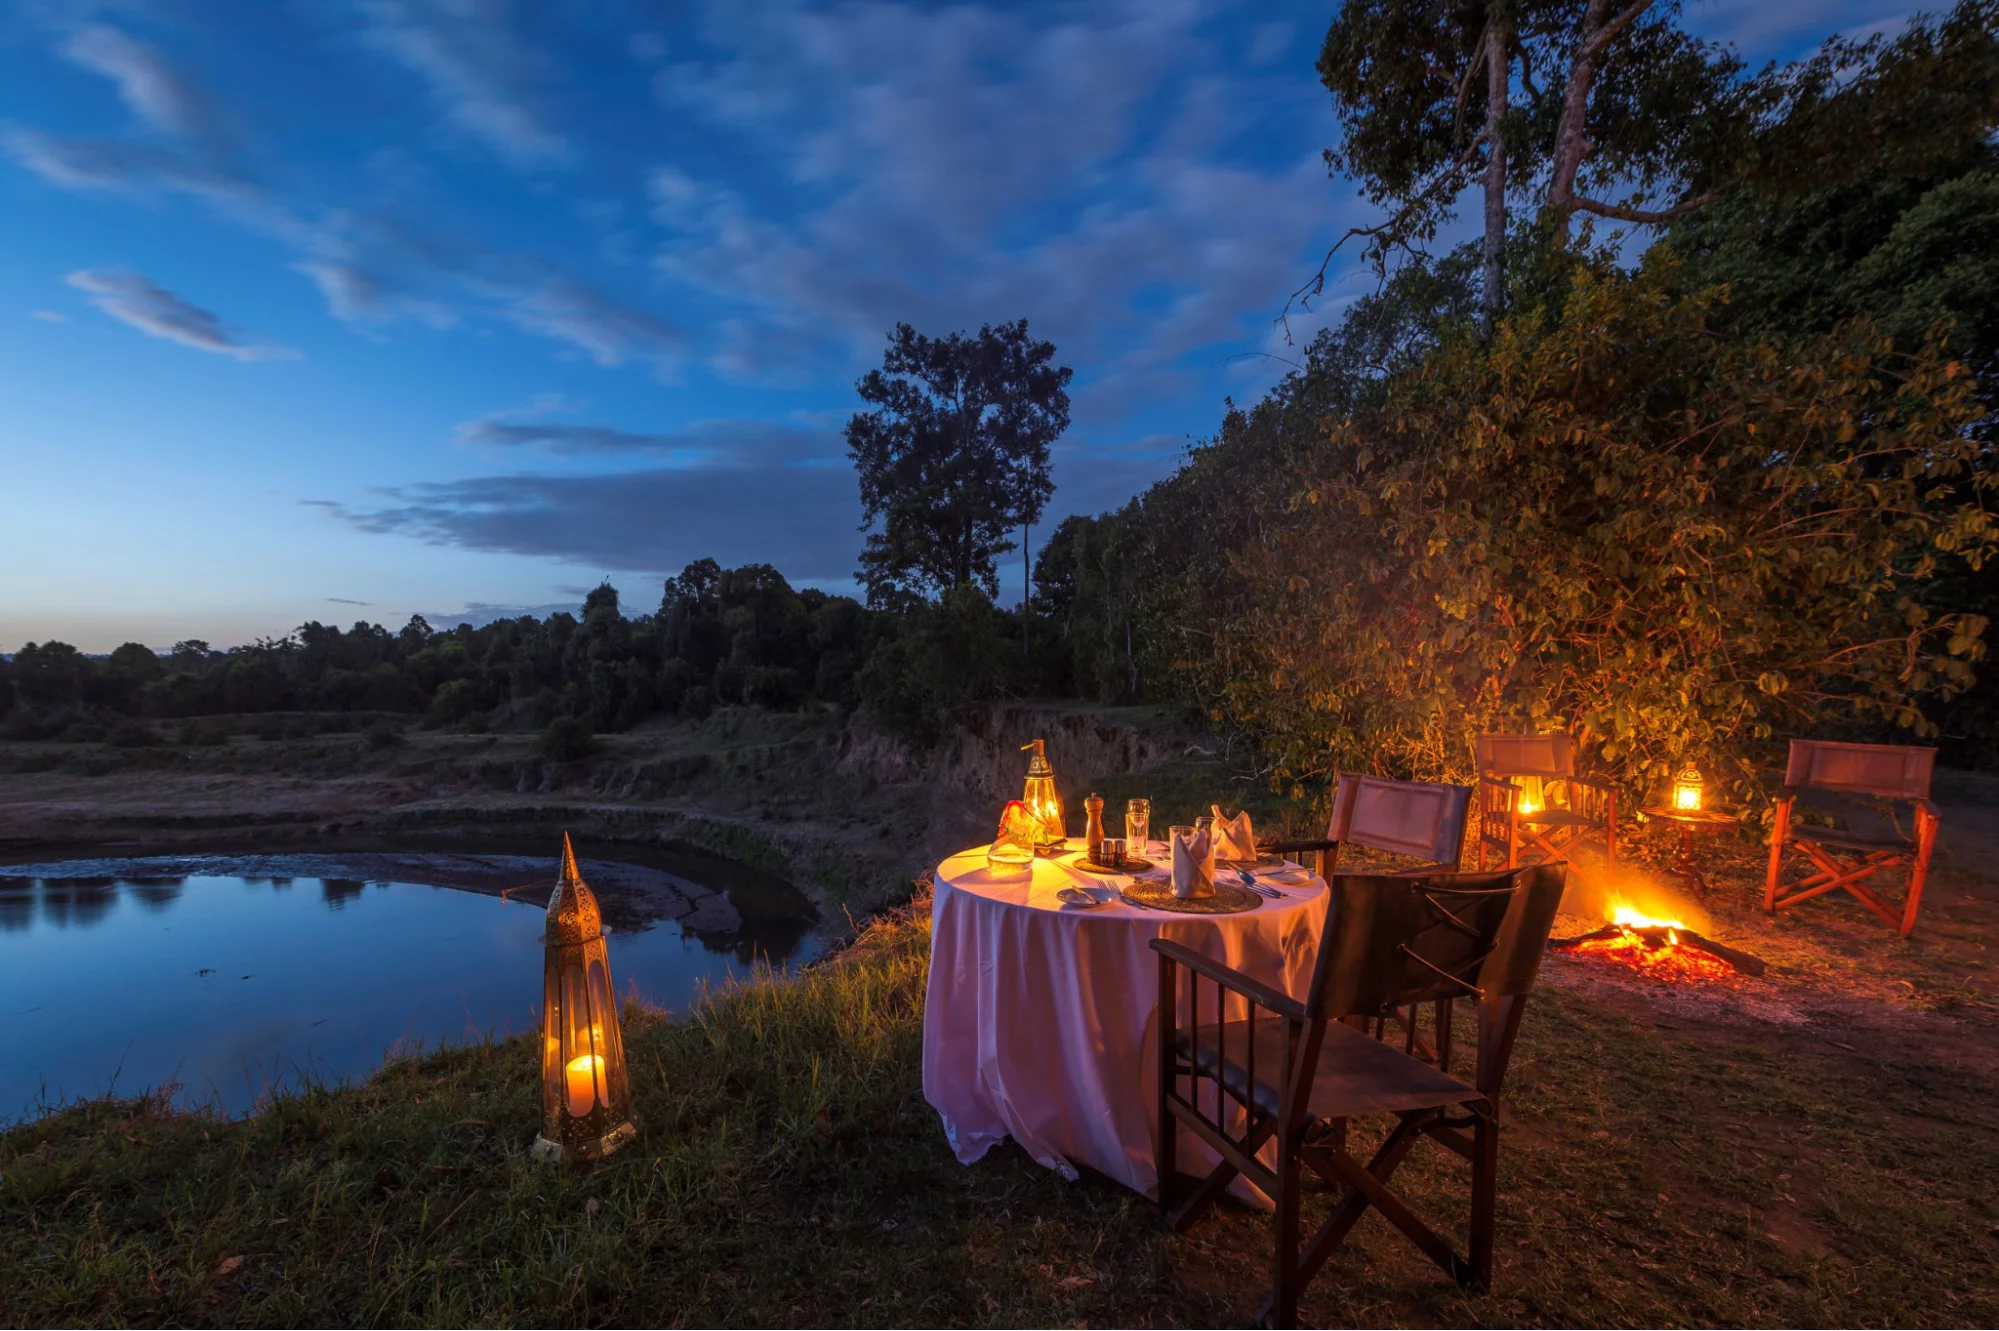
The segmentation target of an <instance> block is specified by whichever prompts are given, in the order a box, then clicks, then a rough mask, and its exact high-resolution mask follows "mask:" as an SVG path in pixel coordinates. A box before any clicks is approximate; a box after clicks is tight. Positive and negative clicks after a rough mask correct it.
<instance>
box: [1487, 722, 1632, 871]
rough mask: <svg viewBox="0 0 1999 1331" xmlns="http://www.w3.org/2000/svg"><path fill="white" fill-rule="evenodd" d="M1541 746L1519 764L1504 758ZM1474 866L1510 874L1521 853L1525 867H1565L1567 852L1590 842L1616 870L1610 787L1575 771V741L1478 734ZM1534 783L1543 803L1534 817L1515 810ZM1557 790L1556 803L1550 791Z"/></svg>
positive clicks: (1613, 790)
mask: <svg viewBox="0 0 1999 1331" xmlns="http://www.w3.org/2000/svg"><path fill="white" fill-rule="evenodd" d="M1529 746H1531V747H1533V748H1541V747H1543V746H1545V749H1546V756H1545V758H1543V759H1541V760H1540V761H1534V760H1529V761H1526V762H1522V761H1519V760H1518V759H1513V758H1509V757H1508V756H1507V755H1508V754H1509V753H1512V752H1514V751H1515V750H1517V749H1521V748H1525V747H1529ZM1478 769H1479V778H1478V808H1479V815H1478V867H1479V868H1481V869H1484V868H1486V867H1488V860H1492V861H1496V864H1495V865H1493V866H1492V867H1499V868H1507V869H1512V868H1516V867H1518V866H1519V865H1520V864H1521V862H1522V861H1521V854H1522V852H1523V851H1524V852H1527V853H1529V854H1533V855H1538V856H1539V857H1540V858H1539V859H1537V860H1530V861H1528V862H1529V863H1546V864H1553V863H1568V862H1570V860H1571V859H1572V856H1571V854H1570V852H1571V851H1573V850H1575V849H1576V848H1578V847H1580V846H1583V845H1586V844H1588V843H1589V842H1591V841H1595V842H1596V843H1597V844H1598V845H1599V846H1600V847H1601V848H1602V850H1603V859H1604V865H1605V867H1606V868H1611V869H1614V868H1616V867H1617V788H1616V787H1615V786H1613V785H1611V784H1610V783H1609V782H1607V781H1599V780H1597V779H1596V778H1594V777H1587V776H1578V775H1577V774H1576V771H1575V743H1574V741H1573V740H1572V739H1571V738H1570V737H1569V736H1567V735H1562V734H1553V735H1481V736H1480V737H1479V740H1478ZM1524 778H1533V779H1536V780H1538V781H1539V782H1540V784H1541V796H1542V799H1543V800H1544V801H1545V804H1544V806H1543V810H1542V811H1541V815H1537V814H1529V813H1522V812H1520V798H1521V796H1522V795H1523V794H1525V793H1526V790H1525V787H1524V786H1522V785H1521V784H1520V781H1521V780H1522V779H1524ZM1557 789H1559V791H1560V799H1559V800H1558V799H1557V798H1556V797H1555V796H1556V791H1557Z"/></svg>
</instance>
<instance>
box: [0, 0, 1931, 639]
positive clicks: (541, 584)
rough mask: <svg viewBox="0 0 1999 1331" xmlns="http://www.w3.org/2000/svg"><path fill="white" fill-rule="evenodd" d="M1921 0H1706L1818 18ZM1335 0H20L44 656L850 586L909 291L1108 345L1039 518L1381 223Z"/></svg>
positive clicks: (24, 312) (1822, 21) (22, 502)
mask: <svg viewBox="0 0 1999 1331" xmlns="http://www.w3.org/2000/svg"><path fill="white" fill-rule="evenodd" d="M1904 8H1905V5H1904V4H1900V3H1881V2H1880V0H1826V2H1825V3H1770V0H1713V2H1710V3H1701V2H1700V0H1695V3H1692V4H1690V5H1689V7H1688V10H1687V13H1688V21H1689V22H1690V24H1691V25H1692V26H1694V27H1695V28H1697V29H1698V30H1700V31H1702V32H1704V33H1706V34H1708V35H1711V36H1716V37H1720V38H1724V39H1727V40H1731V41H1734V42H1735V43H1737V44H1738V45H1739V46H1740V48H1741V49H1742V50H1743V52H1744V53H1745V54H1747V55H1750V56H1752V57H1755V58H1785V57H1789V56H1792V55H1795V54H1797V53H1799V52H1801V51H1803V50H1806V49H1809V48H1810V47H1811V46H1813V45H1815V44H1816V42H1817V41H1818V40H1820V39H1821V38H1823V37H1825V36H1827V35H1829V34H1830V33H1833V32H1836V31H1847V32H1853V31H1857V30H1866V29H1875V28H1881V27H1886V26H1891V25H1893V24H1894V23H1895V22H1896V21H1897V17H1898V16H1899V15H1900V14H1901V13H1902V12H1903V9H1904ZM1331 13H1332V6H1330V5H1328V4H1324V3H1318V4H1288V3H1267V4H1234V5H1227V4H1212V3H1200V2H1198V0H1133V2H1130V3H1126V2H1123V0H1096V2H1095V3H1027V2H1025V0H1006V2H1005V3H994V4H990V5H978V4H954V5H948V6H945V5H925V4H895V3H854V4H849V3H834V4H808V3H789V2H786V0H772V2H770V3H761V2H759V0H720V2H719V3H712V4H703V3H687V4H670V3H659V4H644V3H638V2H637V0H543V2H541V3H529V2H528V0H517V3H513V4H507V3H503V2H502V0H238V2H234V3H232V2H229V0H103V2H102V3H76V2H65V3H57V2H56V0H6V3H4V4H0V459H3V460H4V466H3V467H0V478H3V479H4V490H0V651H12V650H15V649H17V648H18V647H19V646H20V645H21V644H22V643H23V642H24V641H27V640H45V639H48V638H60V639H63V640H65V641H69V642H73V643H75V644H77V645H78V646H80V647H82V648H84V649H85V650H87V651H106V650H109V649H110V648H112V647H114V646H116V645H117V644H118V643H120V642H123V641H126V640H138V641H141V642H145V643H147V644H149V645H152V646H155V647H161V648H164V647H165V646H167V645H169V644H171V643H172V642H174V641H175V640H177V639H180V638H184V637H200V638H204V639H207V640H209V641H211V642H213V643H215V644H216V645H227V644H233V643H239V642H245V641H248V640H250V639H253V638H256V637H259V636H264V635H272V636H280V635H283V634H284V633H286V632H288V631H289V630H290V629H291V628H293V627H294V626H296V625H297V624H299V623H302V622H304V621H306V620H308V619H318V620H322V621H329V622H340V623H348V622H351V621H353V620H355V619H359V618H366V619H372V620H378V621H382V622H386V623H389V624H391V625H398V624H400V623H401V622H402V621H403V620H404V619H406V618H407V617H408V616H409V615H410V614H411V613H413V612H422V613H425V614H428V615H431V616H433V617H434V622H438V623H448V622H453V621H454V620H455V618H456V617H457V616H458V615H460V614H461V613H465V612H470V613H472V614H473V615H475V616H476V615H478V614H479V613H481V612H485V613H491V612H492V611H493V610H494V609H496V608H500V607H508V608H512V607H533V608H538V609H539V608H546V607H549V606H552V605H558V604H559V605H566V606H573V605H574V604H575V603H576V602H577V601H578V600H579V599H580V597H581V595H582V593H583V591H584V590H585V589H587V588H588V587H589V586H591V585H594V584H595V583H596V581H597V580H598V579H599V578H600V577H602V576H606V575H608V576H609V577H611V579H612V580H613V581H614V582H616V583H617V584H618V586H619V587H620V589H621V590H622V591H623V592H624V594H625V597H626V605H627V606H628V608H631V609H634V610H646V609H650V608H652V607H653V606H655V605H656V604H657V603H658V598H659V582H660V579H661V577H662V576H663V575H665V574H670V573H673V572H677V571H678V570H679V569H680V567H681V566H682V565H683V564H685V563H687V562H688V561H689V560H692V559H696V558H700V557H702V556H712V557H714V558H716V559H719V560H721V561H722V562H723V563H724V564H738V563H747V562H753V561H755V562H768V563H771V564H774V565H776V566H777V567H778V568H779V569H781V570H782V571H783V572H784V573H785V574H786V575H787V576H789V577H790V578H791V579H792V580H793V581H794V582H797V583H800V584H810V585H817V586H823V587H826V588H828V589H829V590H840V591H851V590H853V582H852V574H853V569H854V566H855V561H856V555H857V553H858V550H859V548H860V542H861V537H860V535H859V533H858V532H857V531H856V524H857V521H858V518H859V504H858V499H857V495H856V490H855V485H854V479H853V475H852V471H851V469H850V467H849V465H848V462H847V459H846V456H845V453H844V448H843V445H842V442H841V438H840V431H841V426H842V425H843V424H844V422H845V420H846V418H847V417H848V415H850V414H851V413H852V411H853V410H854V409H855V407H856V405H857V402H856V399H855V397H854V394H853V382H854V379H855V377H856V376H857V375H858V374H860V373H861V372H863V371H864V370H865V369H866V368H867V367H868V366H869V365H870V364H878V363H879V360H880V355H881V349H882V345H883V336H884V334H885V333H886V332H887V330H888V329H889V328H891V327H892V326H893V325H894V324H895V323H896V322H897V321H898V320H906V321H908V322H910V323H912V324H914V325H915V326H916V327H917V328H919V329H921V330H923V331H926V332H932V333H940V334H941V333H945V332H949V331H951V330H953V329H960V328H967V329H970V328H976V327H977V326H978V325H979V324H981V323H984V322H997V321H1000V320H1006V319H1012V318H1017V317H1023V316H1024V317H1026V318H1027V319H1028V320H1029V321H1030V323H1031V325H1032V327H1033V329H1034V331H1035V332H1036V333H1038V334H1040V335H1043V336H1046V337H1049V338H1051V339H1052V340H1053V341H1054V342H1055V343H1056V345H1057V347H1058V349H1059V351H1060V355H1061V359H1062V362H1063V363H1065V364H1067V365H1070V366H1072V367H1074V369H1075V372H1076V377H1075V382H1074V384H1073V386H1072V390H1071V391H1072V398H1073V410H1074V421H1073V424H1072V426H1071V428H1070V431H1069V433H1068V435H1067V436H1066V437H1065V438H1064V439H1063V441H1062V442H1061V443H1060V444H1059V445H1058V446H1057V450H1056V472H1055V475H1056V481H1057V486H1058V488H1057V492H1056V496H1055V500H1054V504H1053V506H1052V508H1051V510H1050V512H1049V514H1048V516H1047V519H1046V520H1044V522H1043V524H1042V526H1041V528H1039V529H1038V531H1037V537H1038V536H1039V535H1040V534H1042V533H1045V532H1046V530H1047V529H1048V526H1049V525H1050V523H1052V521H1053V520H1054V519H1056V518H1059V517H1060V516H1062V515H1063V514H1065V513H1070V512H1078V511H1083V512H1095V511H1100V510H1102V509H1104V508H1107V507H1111V506H1114V505H1117V504H1119V503H1122V502H1123V501H1124V500H1125V499H1127V498H1129V497H1130V496H1131V495H1132V494H1134V493H1136V492H1137V491H1139V490H1140V489H1142V488H1143V487H1144V486H1145V485H1147V484H1149V483H1150V482H1152V481H1154V480H1156V479H1158V478H1159V477H1161V476H1163V475H1165V474H1167V473H1168V472H1169V471H1170V470H1171V469H1172V467H1173V465H1174V462H1175V459H1176V457H1177V456H1178V455H1179V454H1180V453H1181V451H1182V450H1183V449H1184V448H1185V447H1186V445H1187V443H1188V442H1189V441H1190V440H1191V439H1195V438H1200V437H1205V436H1207V435H1208V434H1210V433H1211V432H1212V431H1213V430H1214V428H1215V426H1216V423H1217V422H1218V420H1219V419H1220V416H1221V413H1222V410H1223V402H1224V399H1225V398H1227V397H1229V396H1231V395H1232V396H1234V397H1235V398H1236V399H1237V400H1239V401H1245V400H1250V399H1253V398H1254V397H1255V396H1256V395H1257V394H1259V393H1260V392H1262V391H1263V390H1264V389H1265V388H1266V387H1268V385H1269V384H1270V383H1271V381H1272V380H1273V379H1274V378H1275V377H1276V375H1277V374H1278V373H1279V372H1281V370H1282V369H1283V366H1282V365H1281V364H1280V363H1279V362H1277V361H1275V360H1272V359H1270V357H1269V355H1268V354H1265V353H1274V354H1283V353H1284V352H1285V351H1286V350H1287V348H1286V347H1285V345H1284V341H1283V336H1282V333H1281V331H1280V330H1279V329H1278V327H1277V326H1276V324H1275V323H1274V322H1273V321H1274V319H1275V317H1276V316H1277V314H1278V312H1279V311H1280V310H1281V309H1282V308H1283V306H1284V302H1285V297H1286V295H1287V294H1288V293H1289V292H1290V291H1291V290H1292V289H1293V288H1294V287H1296V286H1297V285H1298V283H1299V282H1300V281H1302V280H1303V279H1304V278H1305V277H1306V276H1307V275H1308V274H1309V272H1310V271H1311V269H1312V267H1313V265H1314V264H1315V263H1316V260H1317V256H1318V255H1319V254H1320V253H1322V252H1323V250H1324V248H1325V247H1326V245H1327V244H1328V243H1330V241H1331V240H1332V239H1333V238H1335V237H1336V236H1338V235H1339V234H1340V233H1341V232H1342V231H1343V230H1344V229H1345V228H1346V227H1348V226H1350V225H1352V224H1353V223H1355V222H1358V221H1362V220H1365V219H1367V218H1368V216H1369V213H1368V210H1367V209H1366V207H1365V205H1364V204H1363V203H1361V202H1360V201H1359V200H1358V199H1357V197H1356V195H1355V192H1354V189H1353V187H1352V186H1351V184H1350V183H1348V182H1345V181H1342V180H1337V179H1329V178H1328V176H1327V174H1326V171H1325V167H1324V164H1323V162H1322V160H1321V158H1320V152H1321V150H1322V149H1323V148H1325V147H1326V146H1327V145H1328V144H1329V143H1331V142H1332V141H1333V138H1334V134H1335V125H1334V120H1333V115H1332V112H1331V108H1330V106H1329V104H1328V101H1327V98H1326V96H1325V94H1324V92H1323V90H1322V89H1321V88H1320V87H1319V85H1318V82H1317V79H1316V76H1315V75H1314V72H1313V62H1314V60H1315V59H1316V57H1317V51H1318V46H1319V42H1320V40H1321V38H1322V37H1323V35H1324V32H1325V27H1326V23H1327V21H1328V18H1329V16H1330V14H1331ZM1336 278H1337V280H1336V281H1335V283H1334V285H1333V288H1332V292H1331V297H1332V298H1331V299H1329V300H1327V301H1325V302H1323V303H1322V306H1321V310H1322V312H1331V313H1333V314H1336V313H1337V311H1338V309H1339V306H1340V304H1341V302H1342V300H1343V299H1346V298H1350V297H1351V295H1352V294H1354V293H1356V292H1358V291H1360V290H1362V289H1364V283H1365V282H1366V280H1367V279H1366V277H1365V275H1363V274H1359V273H1356V272H1351V271H1348V270H1341V271H1340V272H1339V273H1337V274H1336ZM1314 327H1316V323H1315V320H1314V318H1311V317H1308V318H1306V319H1303V320H1300V319H1296V318H1294V320H1293V331H1294V333H1296V334H1298V335H1301V336H1309V335H1310V333H1311V331H1312V330H1313V329H1314ZM1017 568H1018V565H1017V564H1015V565H1013V566H1012V567H1010V568H1009V569H1008V573H1009V574H1010V577H1009V580H1008V581H1009V585H1010V588H1011V594H1013V595H1017V594H1018V590H1017V589H1018V585H1019V574H1018V571H1017Z"/></svg>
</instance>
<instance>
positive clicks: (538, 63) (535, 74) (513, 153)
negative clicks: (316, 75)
mask: <svg viewBox="0 0 1999 1331" xmlns="http://www.w3.org/2000/svg"><path fill="white" fill-rule="evenodd" d="M361 9H362V13H363V14H365V15H366V16H367V19H368V33H367V40H368V42H369V44H370V45H372V46H374V47H375V48H376V49H377V50H379V51H381V52H383V53H384V54H386V55H388V56H390V57H391V58H393V59H394V60H396V61H397V62H398V63H400V64H402V65H403V66H404V67H405V68H407V69H409V70H410V71H411V72H413V73H415V74H417V75H418V76H419V77H421V78H422V79H424V80H425V81H426V82H427V83H428V84H429V85H430V89H431V92H432V94H433V95H434V96H435V97H436V98H437V100H438V102H439V103H440V104H441V105H442V106H443V109H444V114H445V116H446V118H447V119H448V120H450V121H451V123H453V124H454V125H456V126H457V127H458V128H459V129H461V130H463V131H464V132H466V133H467V134H470V135H471V136H472V137H474V138H475V139H478V140H479V141H480V142H482V143H483V144H485V145H486V146H487V147H488V148H490V149H492V150H493V151H494V152H496V153H498V154H499V155H500V156H501V157H502V158H503V159H505V160H506V161H507V162H508V163H509V164H511V165H513V166H515V167H520V168H534V167H547V166H562V165H566V164H567V163H568V162H569V161H570V160H571V159H572V157H573V156H574V153H573V150H572V149H571V147H570V144H569V141H568V140H567V139H566V138H564V137H563V135H561V134H559V133H557V132H556V131H555V130H554V129H551V128H550V127H549V126H548V125H547V124H546V123H544V120H543V118H542V115H541V113H540V112H539V111H538V109H537V107H536V96H535V92H536V87H537V85H538V84H539V82H540V81H541V78H542V76H543V73H544V70H545V66H546V65H547V60H546V59H545V57H543V56H542V55H541V53H540V52H538V51H536V50H534V49H532V48H530V47H529V46H528V45H527V44H525V43H524V42H522V41H521V40H520V38H519V37H518V36H517V35H516V34H515V33H514V31H513V28H512V25H511V24H510V22H509V21H508V17H507V12H506V6H505V5H504V4H502V3H500V0H372V2H371V3H365V4H363V5H362V7H361Z"/></svg>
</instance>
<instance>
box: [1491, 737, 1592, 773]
mask: <svg viewBox="0 0 1999 1331" xmlns="http://www.w3.org/2000/svg"><path fill="white" fill-rule="evenodd" d="M1478 774H1479V775H1480V776H1538V777H1541V778H1543V779H1552V778H1555V777H1565V776H1574V775H1575V774H1576V741H1575V739H1574V738H1573V737H1572V736H1569V735H1565V734H1554V735H1480V736H1479V737H1478Z"/></svg>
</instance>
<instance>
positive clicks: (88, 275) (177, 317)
mask: <svg viewBox="0 0 1999 1331" xmlns="http://www.w3.org/2000/svg"><path fill="white" fill-rule="evenodd" d="M66 280H67V281H68V282H69V284H70V285H71V286H73V287H75V288H76V289H77V290H79V291H81V292H83V293H84V294H86V295H88V296H89V297H90V303H91V304H93V305H95V306H96V307H97V308H98V309H100V310H102V311H104V313H106V314H108V315H110V316H111V317H112V318H114V319H116V320H118V321H119V322H120V323H123V324H129V325H130V326H131V327H133V328H136V329H138V330H139V331H140V332H142V333H144V334H146V335H147V336H148V337H161V338H165V339H166V340H167V341H169V342H178V343H180V344H181V345H182V346H184V347H193V348H195V349H196V350H198V351H212V352H214V353H216V354H217V355H221V356H232V357H234V358H235V359H237V360H242V361H253V360H293V359H296V358H297V357H298V355H299V353H298V352H297V351H294V350H293V349H292V348H290V347H281V346H277V345H275V344H273V343H270V342H259V341H244V340H243V339H241V338H239V337H237V336H236V335H235V334H233V333H231V332H230V331H229V329H228V328H227V327H226V326H225V325H224V324H223V322H222V320H221V319H219V318H218V317H216V316H215V315H214V314H211V313H210V312H209V311H207V310H204V309H202V308H201V307H200V306H198V305H191V304H189V303H188V302H187V301H184V300H182V299H181V298H180V297H179V296H176V295H175V294H174V293H173V292H171V291H168V290H167V289H166V288H164V287H161V286H158V285H156V284H154V283H152V282H150V281H148V280H147V279H146V278H144V277H142V276H141V275H139V274H138V273H133V272H123V271H117V270H107V269H89V268H86V269H79V270H78V271H76V272H74V273H71V274H70V275H69V277H68V278H67V279H66Z"/></svg>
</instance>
